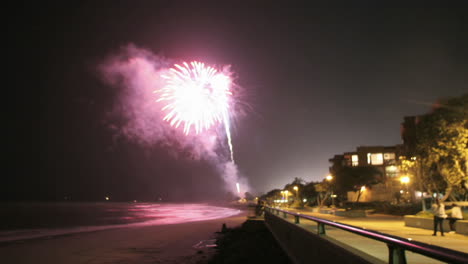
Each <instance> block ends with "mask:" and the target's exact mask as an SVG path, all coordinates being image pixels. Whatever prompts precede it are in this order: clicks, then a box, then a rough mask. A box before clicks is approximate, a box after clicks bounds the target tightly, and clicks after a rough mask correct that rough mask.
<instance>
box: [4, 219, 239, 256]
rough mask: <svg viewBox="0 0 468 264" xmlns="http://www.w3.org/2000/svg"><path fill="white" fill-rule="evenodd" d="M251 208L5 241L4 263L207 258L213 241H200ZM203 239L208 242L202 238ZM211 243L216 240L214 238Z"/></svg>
mask: <svg viewBox="0 0 468 264" xmlns="http://www.w3.org/2000/svg"><path fill="white" fill-rule="evenodd" d="M246 215H247V212H245V211H242V212H241V213H240V214H238V215H235V216H231V217H225V218H219V219H214V220H205V221H197V222H189V223H180V224H168V225H155V226H142V227H128V228H117V229H108V230H102V231H95V232H85V233H77V234H71V235H63V236H54V237H46V238H38V239H32V240H24V241H15V242H11V243H5V244H2V245H1V247H0V256H1V259H2V263H6V264H9V263H19V264H23V263H24V264H27V263H69V264H74V263H87V264H97V263H189V264H190V263H204V262H206V260H208V259H209V257H210V256H212V255H213V253H214V251H215V250H214V249H213V248H210V247H198V248H197V247H194V246H196V245H197V244H199V245H201V244H200V241H204V240H210V239H214V238H216V236H217V235H216V232H219V231H221V228H222V225H223V223H225V224H226V226H227V227H229V228H233V227H237V226H239V225H241V224H242V223H243V222H245V220H246ZM202 244H203V243H202ZM208 244H210V243H208Z"/></svg>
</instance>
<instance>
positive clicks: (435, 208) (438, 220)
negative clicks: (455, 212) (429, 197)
mask: <svg viewBox="0 0 468 264" xmlns="http://www.w3.org/2000/svg"><path fill="white" fill-rule="evenodd" d="M431 209H432V213H433V214H434V234H432V235H433V236H437V225H439V227H440V234H441V236H444V227H443V224H444V219H445V218H447V215H446V214H445V205H444V204H443V203H441V202H440V200H439V199H436V200H435V204H433V205H432V208H431Z"/></svg>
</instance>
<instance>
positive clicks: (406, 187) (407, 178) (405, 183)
mask: <svg viewBox="0 0 468 264" xmlns="http://www.w3.org/2000/svg"><path fill="white" fill-rule="evenodd" d="M400 182H401V184H404V185H405V191H406V193H405V201H406V199H407V198H408V197H407V196H408V183H409V182H410V178H409V177H408V176H403V177H401V178H400Z"/></svg>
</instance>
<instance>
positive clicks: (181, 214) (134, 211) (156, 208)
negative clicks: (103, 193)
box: [0, 204, 240, 242]
mask: <svg viewBox="0 0 468 264" xmlns="http://www.w3.org/2000/svg"><path fill="white" fill-rule="evenodd" d="M126 210H127V211H128V212H129V213H128V215H126V216H119V217H118V218H119V219H122V220H141V221H140V222H134V223H127V224H116V225H99V226H77V227H71V228H57V229H26V230H11V231H3V232H0V242H8V241H15V240H23V239H32V238H39V237H46V236H57V235H64V234H76V233H83V232H92V231H99V230H106V229H113V228H129V227H144V226H154V225H168V224H180V223H189V222H197V221H206V220H213V219H218V218H226V217H230V216H234V215H237V214H239V213H240V210H238V209H232V208H225V207H218V206H211V205H205V204H140V205H134V206H131V207H130V208H128V209H126ZM105 211H106V212H116V211H121V212H122V211H125V209H123V210H120V209H106V210H105Z"/></svg>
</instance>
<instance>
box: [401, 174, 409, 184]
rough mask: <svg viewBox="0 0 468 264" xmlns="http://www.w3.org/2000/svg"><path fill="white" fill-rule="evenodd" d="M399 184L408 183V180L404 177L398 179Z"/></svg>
mask: <svg viewBox="0 0 468 264" xmlns="http://www.w3.org/2000/svg"><path fill="white" fill-rule="evenodd" d="M400 181H401V183H409V182H410V178H409V177H408V176H404V177H401V178H400Z"/></svg>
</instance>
